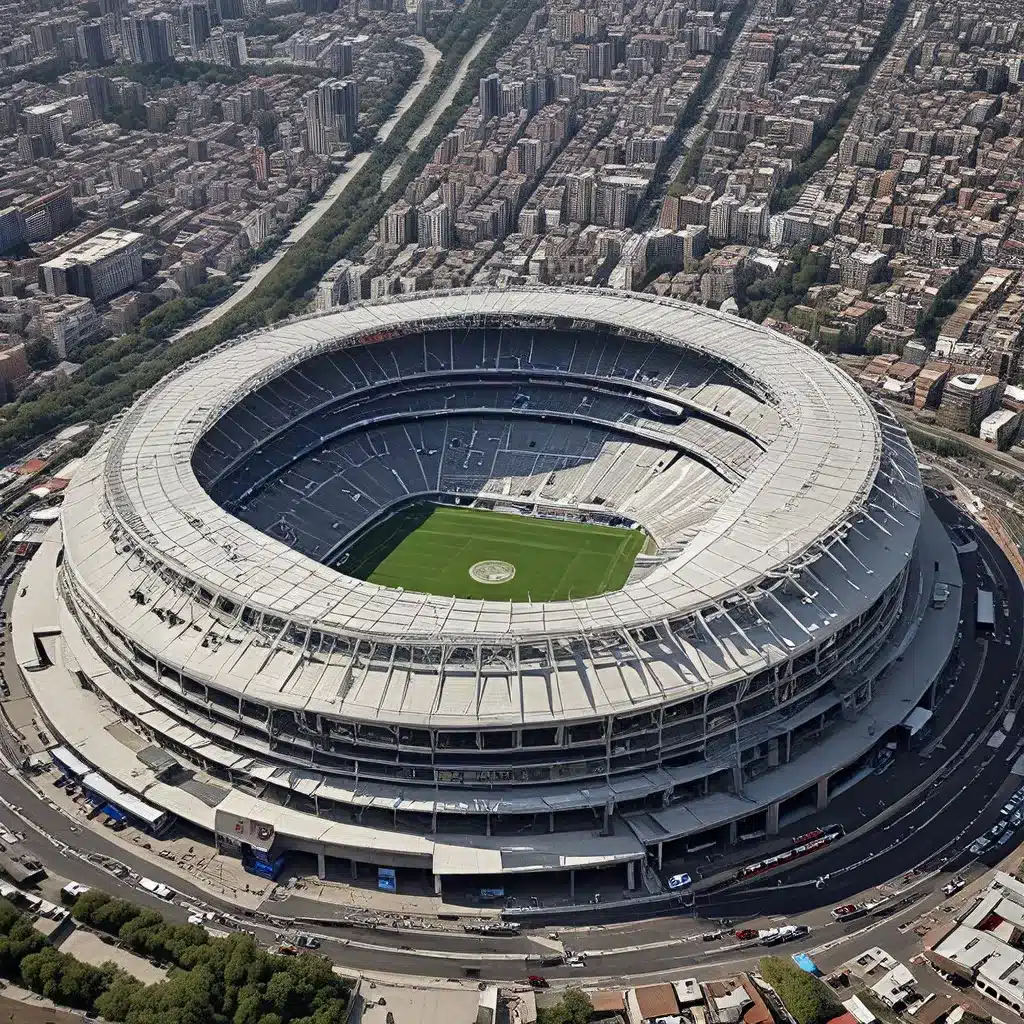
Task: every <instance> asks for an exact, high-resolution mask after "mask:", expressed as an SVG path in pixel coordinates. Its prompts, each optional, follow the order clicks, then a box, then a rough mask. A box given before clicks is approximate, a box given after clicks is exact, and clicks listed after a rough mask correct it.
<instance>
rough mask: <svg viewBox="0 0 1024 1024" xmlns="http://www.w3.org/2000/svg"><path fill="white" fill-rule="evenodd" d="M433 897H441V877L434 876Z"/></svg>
mask: <svg viewBox="0 0 1024 1024" xmlns="http://www.w3.org/2000/svg"><path fill="white" fill-rule="evenodd" d="M434 895H435V896H440V895H441V876H440V875H434Z"/></svg>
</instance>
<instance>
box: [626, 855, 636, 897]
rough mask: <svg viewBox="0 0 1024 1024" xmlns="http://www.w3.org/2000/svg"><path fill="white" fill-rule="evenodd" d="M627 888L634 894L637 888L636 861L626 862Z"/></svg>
mask: <svg viewBox="0 0 1024 1024" xmlns="http://www.w3.org/2000/svg"><path fill="white" fill-rule="evenodd" d="M626 888H627V889H628V890H629V891H630V892H632V891H633V890H634V889H635V888H636V861H635V860H628V861H626Z"/></svg>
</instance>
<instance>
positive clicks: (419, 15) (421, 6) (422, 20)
mask: <svg viewBox="0 0 1024 1024" xmlns="http://www.w3.org/2000/svg"><path fill="white" fill-rule="evenodd" d="M427 14H428V11H427V0H416V35H418V36H425V35H426V34H427Z"/></svg>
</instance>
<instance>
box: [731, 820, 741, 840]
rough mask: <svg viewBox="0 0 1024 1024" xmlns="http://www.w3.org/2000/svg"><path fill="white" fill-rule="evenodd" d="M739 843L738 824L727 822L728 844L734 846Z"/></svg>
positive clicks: (736, 822)
mask: <svg viewBox="0 0 1024 1024" xmlns="http://www.w3.org/2000/svg"><path fill="white" fill-rule="evenodd" d="M739 841H740V823H739V822H738V821H730V822H729V843H730V844H731V845H732V846H735V845H736V844H737V843H738V842H739Z"/></svg>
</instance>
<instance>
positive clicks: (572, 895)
mask: <svg viewBox="0 0 1024 1024" xmlns="http://www.w3.org/2000/svg"><path fill="white" fill-rule="evenodd" d="M569 899H571V900H574V899H576V872H575V871H574V870H573V869H572V868H570V869H569Z"/></svg>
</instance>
